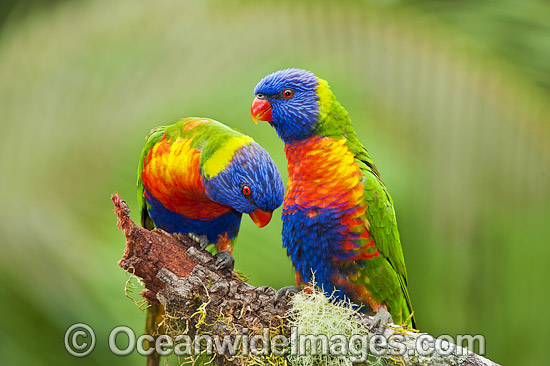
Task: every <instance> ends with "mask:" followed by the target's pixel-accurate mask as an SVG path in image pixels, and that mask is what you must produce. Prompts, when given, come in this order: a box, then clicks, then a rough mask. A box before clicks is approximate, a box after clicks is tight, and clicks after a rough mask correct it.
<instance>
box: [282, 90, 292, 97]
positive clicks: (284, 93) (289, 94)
mask: <svg viewBox="0 0 550 366" xmlns="http://www.w3.org/2000/svg"><path fill="white" fill-rule="evenodd" d="M293 95H294V92H293V91H292V89H285V90H283V97H285V98H287V99H290V98H292V96H293Z"/></svg>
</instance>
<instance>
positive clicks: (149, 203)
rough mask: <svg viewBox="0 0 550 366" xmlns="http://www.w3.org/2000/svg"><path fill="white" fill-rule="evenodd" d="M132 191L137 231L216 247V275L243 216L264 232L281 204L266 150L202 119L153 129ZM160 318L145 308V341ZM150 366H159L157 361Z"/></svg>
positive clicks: (158, 311)
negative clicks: (186, 238)
mask: <svg viewBox="0 0 550 366" xmlns="http://www.w3.org/2000/svg"><path fill="white" fill-rule="evenodd" d="M137 185H138V201H139V203H140V206H141V208H142V225H143V226H144V227H146V228H148V229H152V228H153V227H155V226H156V227H158V228H161V229H163V230H165V231H167V232H170V233H184V234H190V236H192V237H194V238H195V239H197V238H200V240H199V241H200V242H201V244H202V246H203V247H206V246H207V245H208V244H215V246H216V249H217V251H218V253H217V254H216V256H217V260H216V264H217V266H218V268H220V267H222V268H228V267H232V265H233V259H232V257H231V255H230V253H231V252H232V248H233V244H234V243H235V241H236V239H237V234H238V232H239V227H240V224H241V216H242V214H243V213H246V214H249V215H250V217H251V218H252V220H253V221H254V222H255V223H256V225H257V226H258V227H263V226H265V225H267V224H268V223H269V221H270V219H271V215H272V212H273V210H275V209H276V208H278V207H279V206H280V205H281V204H282V202H283V197H284V186H283V182H282V179H281V175H280V173H279V171H278V170H277V167H276V166H275V163H274V162H273V160H272V159H271V157H270V156H269V154H268V153H267V151H265V150H264V149H263V148H262V147H261V146H260V145H258V144H257V143H256V142H254V140H253V139H252V138H250V137H248V136H246V135H243V134H241V133H239V132H237V131H235V130H233V129H231V128H229V127H227V126H225V125H223V124H221V123H219V122H216V121H213V120H210V119H205V118H185V119H182V120H181V121H179V122H177V123H175V124H173V125H170V126H164V127H157V128H155V129H153V130H152V131H151V133H150V134H149V136H148V137H147V141H146V143H145V147H144V148H143V152H142V154H141V158H140V161H139V167H138V182H137ZM220 254H225V255H221V256H220ZM161 316H162V307H161V306H160V305H159V304H151V307H150V308H149V311H148V314H147V317H148V325H147V332H148V334H152V333H151V332H152V331H153V330H155V329H154V328H155V326H156V324H159V318H160V317H161ZM149 364H158V355H157V361H151V360H150V363H149Z"/></svg>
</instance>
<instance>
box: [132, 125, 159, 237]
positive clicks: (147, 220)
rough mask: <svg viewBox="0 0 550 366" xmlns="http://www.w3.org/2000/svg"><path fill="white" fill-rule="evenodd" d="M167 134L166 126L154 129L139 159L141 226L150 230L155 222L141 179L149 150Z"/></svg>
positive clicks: (138, 194)
mask: <svg viewBox="0 0 550 366" xmlns="http://www.w3.org/2000/svg"><path fill="white" fill-rule="evenodd" d="M165 132H166V127H165V126H159V127H155V128H153V129H152V130H151V132H149V135H147V137H146V138H145V146H144V147H143V150H142V151H141V156H140V157H139V164H138V172H137V198H138V205H139V209H140V211H141V226H143V227H144V228H146V229H148V230H153V229H154V228H155V224H154V223H153V220H151V217H150V216H149V212H148V211H147V204H146V203H145V198H144V196H143V190H144V188H143V180H142V179H141V172H142V171H143V163H144V161H145V159H146V156H147V155H148V154H149V150H151V149H152V148H153V146H155V144H157V143H158V142H160V141H161V140H162V137H163V136H164V133H165Z"/></svg>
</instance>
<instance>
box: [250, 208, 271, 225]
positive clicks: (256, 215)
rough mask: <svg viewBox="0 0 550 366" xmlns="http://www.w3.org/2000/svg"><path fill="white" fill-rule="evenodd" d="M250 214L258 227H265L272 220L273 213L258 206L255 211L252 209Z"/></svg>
mask: <svg viewBox="0 0 550 366" xmlns="http://www.w3.org/2000/svg"><path fill="white" fill-rule="evenodd" d="M249 215H250V218H251V219H252V221H254V223H255V224H256V226H257V227H264V226H266V225H267V224H269V221H271V215H273V213H272V212H265V211H262V210H260V209H259V208H257V209H255V210H254V211H252V212H251V213H250V214H249Z"/></svg>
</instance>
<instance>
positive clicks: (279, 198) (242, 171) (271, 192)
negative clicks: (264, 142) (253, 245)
mask: <svg viewBox="0 0 550 366" xmlns="http://www.w3.org/2000/svg"><path fill="white" fill-rule="evenodd" d="M203 184H204V187H205V190H206V195H207V196H208V197H209V198H210V199H211V200H213V201H215V202H218V203H221V204H223V205H227V206H231V207H233V209H235V210H236V211H238V212H241V213H246V214H249V215H250V217H251V218H252V220H253V221H254V222H255V223H256V225H258V227H262V226H265V225H267V223H269V220H270V219H271V215H272V212H273V211H274V210H275V209H276V208H278V207H279V206H281V204H282V203H283V198H284V186H283V180H282V178H281V174H280V173H279V170H278V169H277V166H276V165H275V163H274V162H273V159H271V156H269V153H268V152H267V151H266V150H265V149H264V148H262V147H261V146H260V145H258V144H257V143H256V142H254V141H250V142H249V143H246V144H243V145H242V146H240V147H238V148H236V150H234V152H233V155H232V157H231V158H230V160H229V162H228V163H227V164H224V167H223V169H222V170H221V171H219V172H216V174H213V175H211V176H208V175H207V176H206V177H204V178H203Z"/></svg>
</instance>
